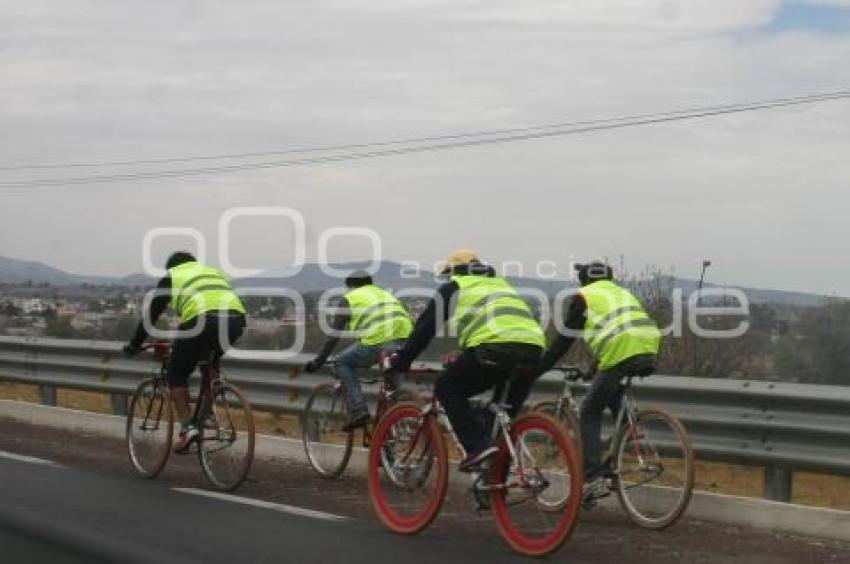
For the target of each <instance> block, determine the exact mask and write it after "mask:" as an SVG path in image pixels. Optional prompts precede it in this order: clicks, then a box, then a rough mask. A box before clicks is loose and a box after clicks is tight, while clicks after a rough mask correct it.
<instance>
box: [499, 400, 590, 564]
mask: <svg viewBox="0 0 850 564" xmlns="http://www.w3.org/2000/svg"><path fill="white" fill-rule="evenodd" d="M529 432H537V433H538V434H542V435H546V436H548V437H549V438H550V440H551V441H552V445H549V446H544V447H543V448H539V449H537V450H538V455H540V454H542V453H544V452H545V453H547V457H549V459H550V460H552V461H553V464H551V465H549V469H548V470H549V471H548V473H547V474H546V476H548V478H544V477H543V472H542V471H541V470H540V468H539V466H540V465H541V464H540V462H539V461H538V460H534V461H533V462H532V463H533V464H534V469H535V471H536V474H537V476H538V477H540V478H543V481H545V482H546V484H547V485H546V486H544V489H543V490H542V491H543V492H545V490H546V489H547V488H548V487H552V488H553V489H556V488H557V487H558V486H560V487H561V488H563V489H564V492H565V494H564V498H565V501H564V502H563V503H562V504H561V505H560V507H559V510H558V511H557V512H556V511H553V510H552V509H547V508H543V507H540V504H538V503H537V498H538V497H539V496H540V495H541V493H542V492H540V493H532V494H526V493H523V492H520V493H523V495H525V496H527V497H526V498H525V500H521V501H519V502H517V501H516V500H513V499H508V496H509V495H512V493H516V492H515V490H511V488H509V487H504V485H505V484H507V483H510V482H511V477H510V476H509V472H510V471H511V467H512V465H513V464H512V462H513V461H512V460H511V454H510V450H509V449H508V446H507V444H506V443H505V441H504V439H503V440H501V441H500V442H499V450H498V452H497V453H496V455H495V456H494V457H493V460H492V466H491V475H490V485H491V487H493V488H494V489H492V490H491V494H490V500H491V511H492V512H493V517H494V520H495V521H496V526H497V527H498V529H499V533H500V534H501V536H502V538H503V539H504V540H505V541H506V542H507V543H508V545H510V547H511V548H512V549H514V550H515V551H516V552H518V553H520V554H523V555H525V556H545V555H547V554H551V553H552V552H554V551H555V550H557V549H558V548H560V547H561V546H562V545H563V544H564V542H566V540H567V539H568V538H569V537H570V535H571V534H572V532H573V530H574V529H575V526H576V523H577V522H578V516H579V511H580V507H581V492H582V481H583V480H582V469H581V460H580V458H579V456H578V451H577V449H576V445H575V443H574V442H573V441H572V440H571V439H570V437H569V435H568V434H567V432H566V431H565V430H564V428H563V425H562V424H561V423H560V422H558V421H557V420H556V419H555V418H554V417H552V416H550V415H546V414H544V413H540V412H534V411H530V412H527V413H525V414H523V415H520V416H519V417H517V418H516V419H515V420H514V421H513V423H511V429H510V432H509V436H510V438H511V442H512V443H513V444H514V445H515V447H516V451H517V453H518V456H520V457H522V456H525V457H530V456H531V454H532V453H531V451H532V450H533V449H532V448H530V447H529V446H528V445H527V444H526V443H525V440H523V441H522V443H521V442H520V441H519V439H520V438H521V437H522V438H523V439H524V437H525V434H526V433H529ZM553 447H554V448H557V450H558V453H559V455H560V456H558V457H557V459H555V457H553V456H552V454H551V453H552V448H553ZM525 451H527V453H526V454H523V453H524V452H525ZM529 469H530V468H525V470H526V471H528V470H529ZM556 480H557V481H558V484H557V485H556V484H554V482H555V481H556ZM558 495H561V493H560V492H558ZM521 505H523V506H524V507H525V508H526V509H527V510H528V512H529V514H530V515H531V517H529V518H523V517H517V516H516V514H514V513H511V511H512V510H513V508H519V507H520V506H521ZM542 523H545V524H542ZM550 523H551V524H550ZM533 527H538V528H542V529H543V530H542V531H541V532H540V533H539V534H529V533H528V532H527V529H529V528H533Z"/></svg>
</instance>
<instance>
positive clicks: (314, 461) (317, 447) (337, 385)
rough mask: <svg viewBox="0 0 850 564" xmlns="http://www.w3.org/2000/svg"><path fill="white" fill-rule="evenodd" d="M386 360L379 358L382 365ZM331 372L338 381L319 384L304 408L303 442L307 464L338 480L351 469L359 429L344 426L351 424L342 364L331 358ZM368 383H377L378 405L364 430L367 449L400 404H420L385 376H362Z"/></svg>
mask: <svg viewBox="0 0 850 564" xmlns="http://www.w3.org/2000/svg"><path fill="white" fill-rule="evenodd" d="M383 357H384V355H383V354H381V355H379V359H378V360H379V362H380V361H381V359H382V358H383ZM325 364H326V365H327V366H328V367H330V369H331V373H332V374H333V376H334V379H335V381H334V382H327V383H323V384H319V385H318V386H316V387H315V388H314V389H313V391H312V392H311V393H310V397H309V398H307V403H306V405H305V407H304V412H303V414H302V416H301V417H302V420H301V441H302V443H303V444H304V452H305V453H306V455H307V461H308V462H309V463H310V466H311V467H312V468H313V470H314V471H315V472H316V474H318V475H319V476H320V477H322V478H329V479H330V478H336V477H338V476H339V475H340V474H342V473H343V472H344V471H345V469H346V467H347V466H348V461H349V460H350V458H351V453H352V451H353V449H354V433H355V430H353V429H352V430H350V431H344V430H343V429H342V427H343V426H344V425H345V423H346V422H347V421H348V404H347V402H346V394H345V385H344V384H343V383H342V381H341V380H340V377H339V371H338V361H337V360H336V359H335V358H330V359H328V361H327V362H326V363H325ZM360 381H361V382H362V383H364V384H376V383H378V382H379V381H380V387H379V388H378V397H377V406H376V409H375V414H374V416H373V417H372V420H371V422H370V423H369V424H368V425H366V426H365V427H363V431H362V436H363V440H362V441H363V442H362V445H363V448H368V447H369V444H370V442H371V438H372V429H373V428H374V427H375V425H376V424H377V422H378V420H379V419H380V418H381V417H382V416H383V415H384V413H386V411H387V409H388V408H389V407H391V406H392V405H394V404H396V403H398V402H400V401H412V402H416V401H418V396H417V394H415V393H414V392H411V391H408V390H405V389H402V388H396V387H395V386H394V385H393V383H392V382H391V381H390V380H388V379H387V378H385V377H374V378H370V377H363V376H361V377H360Z"/></svg>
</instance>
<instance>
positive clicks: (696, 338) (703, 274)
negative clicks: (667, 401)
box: [693, 259, 711, 374]
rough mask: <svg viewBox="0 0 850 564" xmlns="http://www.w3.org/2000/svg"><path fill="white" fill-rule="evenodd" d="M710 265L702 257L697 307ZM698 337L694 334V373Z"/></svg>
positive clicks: (697, 363)
mask: <svg viewBox="0 0 850 564" xmlns="http://www.w3.org/2000/svg"><path fill="white" fill-rule="evenodd" d="M709 266H711V261H710V260H708V259H703V261H702V272H700V275H699V285H698V286H697V307H699V306H700V305H701V304H700V302H701V300H702V283H703V281H704V280H705V271H706V270H707V269H708V267H709ZM698 348H699V337H698V336H697V335H696V334H694V367H693V369H694V374H696V373H697V368H698V367H699V353H698Z"/></svg>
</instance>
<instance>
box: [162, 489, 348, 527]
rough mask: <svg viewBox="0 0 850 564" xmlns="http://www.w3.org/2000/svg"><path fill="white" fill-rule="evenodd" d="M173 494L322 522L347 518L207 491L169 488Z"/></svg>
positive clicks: (346, 518) (345, 519)
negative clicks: (236, 504)
mask: <svg viewBox="0 0 850 564" xmlns="http://www.w3.org/2000/svg"><path fill="white" fill-rule="evenodd" d="M171 489H172V490H173V491H175V492H180V493H186V494H192V495H199V496H202V497H210V498H213V499H220V500H222V501H231V502H233V503H241V504H243V505H251V506H253V507H260V508H263V509H270V510H272V511H279V512H281V513H289V514H292V515H299V516H301V517H310V518H312V519H322V520H324V521H347V520H348V517H343V516H342V515H334V514H333V513H324V512H323V511H314V510H312V509H304V508H303V507H295V506H293V505H284V504H282V503H273V502H271V501H262V500H259V499H251V498H249V497H242V496H238V495H233V494H225V493H220V492H211V491H208V490H199V489H197V488H171Z"/></svg>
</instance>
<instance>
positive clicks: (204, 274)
mask: <svg viewBox="0 0 850 564" xmlns="http://www.w3.org/2000/svg"><path fill="white" fill-rule="evenodd" d="M168 274H169V276H170V277H171V302H170V304H169V305H170V306H171V308H172V309H173V310H174V311H176V312H177V315H178V317H179V318H180V322H181V323H185V322H186V321H191V320H192V319H194V318H196V317H197V316H198V315H200V314H202V313H208V312H211V311H215V312H220V311H238V312H240V313H243V314H244V313H245V307H244V306H243V305H242V302H241V301H240V300H239V296H237V295H236V293H235V292H234V291H233V289H232V288H231V287H230V283H229V282H228V281H227V276H226V275H225V274H224V273H223V272H221V271H220V270H217V269H215V268H211V267H209V266H204V265H202V264H200V263H197V262H185V263H183V264H181V265H178V266H175V267H174V268H169V269H168Z"/></svg>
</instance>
